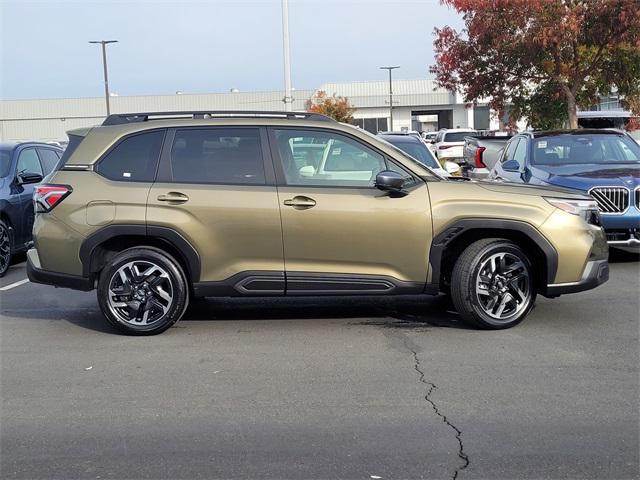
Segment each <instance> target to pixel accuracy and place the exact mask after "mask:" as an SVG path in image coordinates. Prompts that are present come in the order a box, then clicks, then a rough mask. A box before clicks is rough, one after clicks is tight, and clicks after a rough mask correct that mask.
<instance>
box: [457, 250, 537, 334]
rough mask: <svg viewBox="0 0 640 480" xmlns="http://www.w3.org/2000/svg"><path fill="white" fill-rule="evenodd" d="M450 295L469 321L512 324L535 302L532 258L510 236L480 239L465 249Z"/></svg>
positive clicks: (479, 324) (490, 325)
mask: <svg viewBox="0 0 640 480" xmlns="http://www.w3.org/2000/svg"><path fill="white" fill-rule="evenodd" d="M451 296H452V299H453V304H454V305H455V307H456V310H457V311H458V313H459V314H460V315H461V316H462V319H463V320H464V321H465V322H467V323H468V324H470V325H472V326H475V327H479V328H484V329H494V330H496V329H502V328H509V327H513V326H514V325H517V324H518V323H520V322H521V321H522V320H524V318H525V317H526V316H527V314H528V313H529V311H530V310H531V308H533V304H534V303H535V299H536V288H535V283H534V275H533V269H532V267H531V262H530V261H529V258H528V257H527V255H526V254H525V253H524V252H523V251H522V249H520V247H519V246H517V245H516V244H515V243H513V242H511V241H509V240H505V239H499V238H490V239H485V240H478V241H477V242H474V243H472V244H471V245H469V246H468V247H467V248H466V249H465V250H464V252H462V255H460V257H459V258H458V261H457V262H456V264H455V265H454V267H453V273H452V275H451Z"/></svg>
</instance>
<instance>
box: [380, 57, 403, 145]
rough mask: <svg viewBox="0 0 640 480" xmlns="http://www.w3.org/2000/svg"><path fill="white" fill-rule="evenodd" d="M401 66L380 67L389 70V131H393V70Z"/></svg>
mask: <svg viewBox="0 0 640 480" xmlns="http://www.w3.org/2000/svg"><path fill="white" fill-rule="evenodd" d="M396 68H400V67H380V69H381V70H389V131H391V132H393V84H392V82H391V70H395V69H396Z"/></svg>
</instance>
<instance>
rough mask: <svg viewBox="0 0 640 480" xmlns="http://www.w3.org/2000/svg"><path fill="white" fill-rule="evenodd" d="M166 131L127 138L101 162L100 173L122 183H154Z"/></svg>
mask: <svg viewBox="0 0 640 480" xmlns="http://www.w3.org/2000/svg"><path fill="white" fill-rule="evenodd" d="M163 139H164V130H156V131H153V132H147V133H141V134H137V135H132V136H130V137H126V138H125V139H124V140H122V141H120V142H119V143H118V144H117V145H116V146H115V147H114V148H113V149H111V151H110V152H109V153H107V155H106V156H105V157H104V158H103V159H102V160H100V162H99V163H98V168H97V169H96V170H97V172H98V173H100V174H101V175H103V176H104V177H107V178H108V179H110V180H118V181H122V182H153V180H154V179H155V176H156V168H157V166H158V157H159V156H160V149H161V148H162V140H163Z"/></svg>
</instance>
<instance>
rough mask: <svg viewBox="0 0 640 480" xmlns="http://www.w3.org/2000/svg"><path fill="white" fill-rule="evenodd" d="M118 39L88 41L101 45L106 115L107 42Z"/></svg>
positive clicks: (108, 109) (107, 97) (107, 81)
mask: <svg viewBox="0 0 640 480" xmlns="http://www.w3.org/2000/svg"><path fill="white" fill-rule="evenodd" d="M117 42H118V40H91V41H90V42H89V43H99V44H100V45H102V68H103V69H104V98H105V101H106V102H107V116H109V114H111V109H110V108H109V76H108V75H107V48H106V46H107V44H109V43H117Z"/></svg>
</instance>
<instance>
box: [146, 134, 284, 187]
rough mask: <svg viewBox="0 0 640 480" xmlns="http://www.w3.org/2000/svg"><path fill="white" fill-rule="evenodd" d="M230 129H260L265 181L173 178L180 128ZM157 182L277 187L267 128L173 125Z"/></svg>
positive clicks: (166, 142)
mask: <svg viewBox="0 0 640 480" xmlns="http://www.w3.org/2000/svg"><path fill="white" fill-rule="evenodd" d="M191 129H193V130H229V129H234V130H237V129H242V130H248V129H251V130H258V133H259V136H260V148H261V150H262V161H263V164H264V177H265V181H264V182H260V183H248V182H195V181H189V182H185V181H175V180H174V179H173V170H172V168H171V149H172V148H173V141H174V140H175V136H176V132H177V131H178V130H191ZM155 182H156V183H169V184H175V185H230V186H240V187H275V186H276V177H275V172H274V169H273V161H272V160H271V154H270V151H269V142H268V140H267V133H266V129H265V127H264V126H262V125H211V126H204V125H194V126H184V127H183V126H181V127H171V128H169V131H168V132H167V135H165V139H164V145H163V148H162V151H161V154H160V162H159V166H158V172H157V175H156V180H155Z"/></svg>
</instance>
